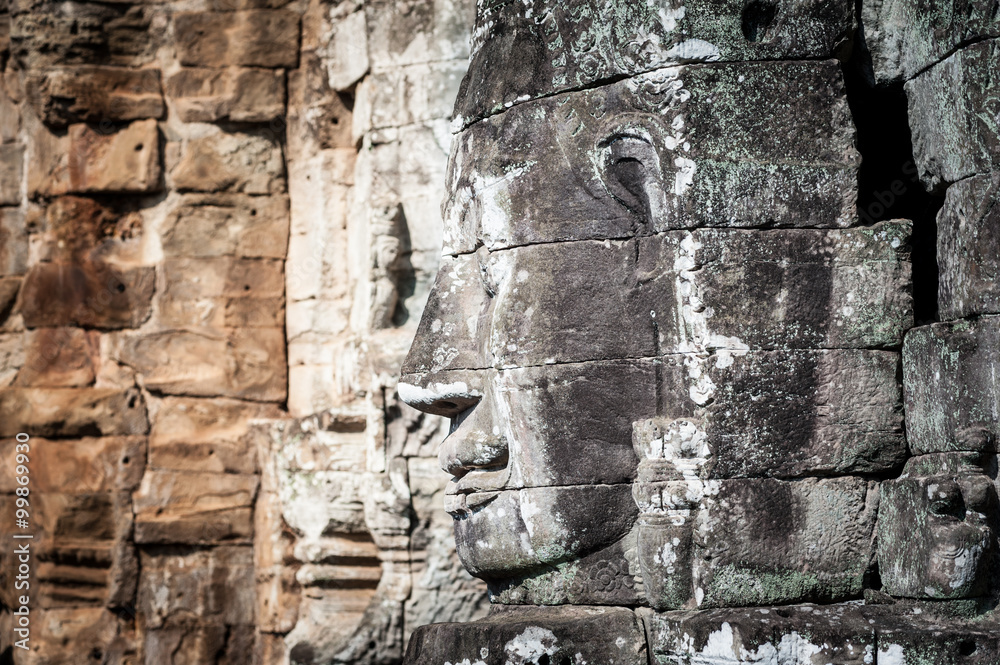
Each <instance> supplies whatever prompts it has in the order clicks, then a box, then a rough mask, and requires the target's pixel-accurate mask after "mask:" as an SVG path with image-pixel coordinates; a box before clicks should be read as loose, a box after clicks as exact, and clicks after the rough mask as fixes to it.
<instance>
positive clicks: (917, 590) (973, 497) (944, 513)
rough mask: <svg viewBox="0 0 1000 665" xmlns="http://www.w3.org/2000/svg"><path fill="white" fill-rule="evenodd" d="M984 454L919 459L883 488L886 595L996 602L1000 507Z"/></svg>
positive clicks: (881, 530) (880, 553)
mask: <svg viewBox="0 0 1000 665" xmlns="http://www.w3.org/2000/svg"><path fill="white" fill-rule="evenodd" d="M993 463H995V459H993V460H990V459H989V458H984V456H983V455H982V453H937V454H929V455H921V456H918V457H912V458H910V460H909V461H908V462H907V463H906V468H905V469H904V470H903V474H902V475H901V476H900V477H899V479H897V480H891V481H887V482H886V483H884V484H883V487H882V503H881V508H880V512H879V530H878V531H879V536H878V543H879V545H878V556H879V572H880V574H881V576H882V582H883V583H884V585H885V587H884V588H885V590H886V591H887V592H888V593H890V594H892V595H893V596H903V597H909V598H944V599H949V598H969V597H973V598H974V597H980V596H986V595H988V594H989V591H990V588H989V584H990V575H991V571H992V565H993V564H994V561H993V559H994V557H995V556H996V552H997V549H998V544H1000V543H998V541H997V536H998V534H1000V520H998V513H1000V501H998V500H997V490H996V488H995V487H994V483H993V479H992V478H990V476H989V475H988V474H989V473H990V467H991V465H992V464H993Z"/></svg>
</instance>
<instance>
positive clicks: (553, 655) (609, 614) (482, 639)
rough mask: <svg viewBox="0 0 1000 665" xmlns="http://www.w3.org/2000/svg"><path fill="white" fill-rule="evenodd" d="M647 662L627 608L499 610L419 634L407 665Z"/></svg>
mask: <svg viewBox="0 0 1000 665" xmlns="http://www.w3.org/2000/svg"><path fill="white" fill-rule="evenodd" d="M577 654H579V656H578V657H577ZM646 658H647V656H646V638H645V634H644V631H643V628H642V622H641V621H640V620H639V619H638V618H637V617H636V615H635V614H634V613H633V612H632V611H631V610H628V609H625V608H623V607H586V606H582V607H505V606H501V605H494V606H493V608H492V609H491V611H490V614H489V615H488V616H487V617H486V618H484V619H479V620H478V621H474V622H470V623H439V624H433V625H429V626H421V627H419V628H417V629H416V630H415V631H414V633H413V637H412V638H411V639H410V643H409V646H408V647H407V649H406V656H405V658H404V661H405V662H407V663H410V664H411V665H431V664H432V663H440V662H444V661H448V662H452V660H456V659H457V660H458V662H463V661H464V660H465V659H468V660H469V662H470V663H475V662H479V663H484V664H485V665H501V664H516V665H526V664H527V663H539V662H551V663H575V662H579V663H583V662H586V663H616V664H620V665H645V663H646V662H647V661H646Z"/></svg>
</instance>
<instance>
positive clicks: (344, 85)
mask: <svg viewBox="0 0 1000 665" xmlns="http://www.w3.org/2000/svg"><path fill="white" fill-rule="evenodd" d="M329 28H330V29H329V30H328V31H325V32H324V34H319V35H317V37H318V38H319V40H320V44H319V47H320V50H321V51H322V54H323V55H322V58H323V65H324V70H325V71H324V74H325V75H326V76H325V78H326V83H327V85H329V86H330V88H331V89H332V90H350V89H351V87H352V86H354V84H355V83H357V82H358V81H360V80H361V78H362V77H363V76H364V75H365V74H366V73H368V70H369V68H370V62H369V59H368V26H367V24H366V21H365V10H364V7H363V6H362V7H359V8H358V9H356V10H355V11H353V12H351V13H349V14H347V15H346V16H338V17H337V18H336V19H333V17H331V22H330V24H329Z"/></svg>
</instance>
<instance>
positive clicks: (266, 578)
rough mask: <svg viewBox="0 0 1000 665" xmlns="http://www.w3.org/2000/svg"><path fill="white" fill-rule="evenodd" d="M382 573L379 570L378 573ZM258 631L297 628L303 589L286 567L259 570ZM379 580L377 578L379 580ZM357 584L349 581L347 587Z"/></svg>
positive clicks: (257, 595)
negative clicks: (296, 623)
mask: <svg viewBox="0 0 1000 665" xmlns="http://www.w3.org/2000/svg"><path fill="white" fill-rule="evenodd" d="M376 572H377V573H381V571H380V570H376ZM255 577H256V584H257V588H256V600H257V608H256V617H257V627H258V629H259V630H261V631H263V632H271V633H288V632H290V631H291V630H292V629H293V628H295V622H296V621H297V620H298V615H299V611H298V610H299V602H300V601H301V597H302V589H301V588H300V587H299V585H298V583H297V582H296V581H295V570H294V569H293V568H290V567H286V566H275V567H273V568H270V569H263V570H262V569H261V568H260V567H258V568H257V570H256V575H255ZM376 579H377V578H376ZM350 583H356V580H350V581H348V584H350Z"/></svg>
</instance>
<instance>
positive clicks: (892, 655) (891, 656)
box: [875, 644, 906, 665]
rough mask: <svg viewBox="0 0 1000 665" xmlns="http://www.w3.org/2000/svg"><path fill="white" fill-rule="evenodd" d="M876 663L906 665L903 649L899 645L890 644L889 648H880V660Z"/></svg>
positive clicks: (879, 664) (880, 664) (881, 664)
mask: <svg viewBox="0 0 1000 665" xmlns="http://www.w3.org/2000/svg"><path fill="white" fill-rule="evenodd" d="M875 662H877V663H878V665H906V659H905V656H904V655H903V647H902V646H900V645H898V644H890V645H889V646H888V647H884V648H879V650H878V658H877V659H876V661H875Z"/></svg>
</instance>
